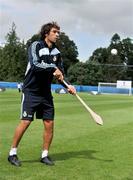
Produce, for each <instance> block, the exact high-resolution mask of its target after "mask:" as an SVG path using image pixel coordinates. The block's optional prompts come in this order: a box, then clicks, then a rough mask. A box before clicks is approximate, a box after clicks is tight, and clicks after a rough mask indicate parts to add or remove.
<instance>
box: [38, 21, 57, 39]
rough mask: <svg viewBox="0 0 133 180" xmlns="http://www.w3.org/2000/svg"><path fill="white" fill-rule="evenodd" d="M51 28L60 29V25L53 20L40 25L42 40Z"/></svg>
mask: <svg viewBox="0 0 133 180" xmlns="http://www.w3.org/2000/svg"><path fill="white" fill-rule="evenodd" d="M52 28H56V29H58V30H60V26H59V25H58V24H57V23H56V22H54V21H53V22H49V23H47V24H44V25H42V27H41V30H40V39H41V40H44V39H45V36H46V34H49V32H50V30H51V29H52Z"/></svg>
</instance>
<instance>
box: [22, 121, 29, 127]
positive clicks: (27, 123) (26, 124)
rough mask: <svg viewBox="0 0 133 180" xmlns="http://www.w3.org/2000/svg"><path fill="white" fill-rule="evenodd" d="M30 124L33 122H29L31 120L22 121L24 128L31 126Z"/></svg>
mask: <svg viewBox="0 0 133 180" xmlns="http://www.w3.org/2000/svg"><path fill="white" fill-rule="evenodd" d="M30 123H31V121H29V120H21V125H22V126H25V127H28V126H29V125H30Z"/></svg>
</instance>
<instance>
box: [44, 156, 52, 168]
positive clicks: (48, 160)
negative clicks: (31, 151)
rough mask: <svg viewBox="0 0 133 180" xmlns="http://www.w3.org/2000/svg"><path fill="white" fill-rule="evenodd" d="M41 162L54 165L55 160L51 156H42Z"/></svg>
mask: <svg viewBox="0 0 133 180" xmlns="http://www.w3.org/2000/svg"><path fill="white" fill-rule="evenodd" d="M41 163H44V164H46V165H49V166H53V165H54V162H53V161H52V159H51V158H50V157H49V156H46V157H44V158H42V159H41Z"/></svg>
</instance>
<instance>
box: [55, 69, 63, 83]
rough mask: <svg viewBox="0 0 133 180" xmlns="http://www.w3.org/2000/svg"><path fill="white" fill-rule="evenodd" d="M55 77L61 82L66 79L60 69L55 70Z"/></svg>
mask: <svg viewBox="0 0 133 180" xmlns="http://www.w3.org/2000/svg"><path fill="white" fill-rule="evenodd" d="M53 75H54V76H55V77H56V78H57V79H58V80H60V81H63V79H64V76H63V74H62V72H61V71H60V70H59V69H58V68H57V69H56V70H55V72H54V73H53Z"/></svg>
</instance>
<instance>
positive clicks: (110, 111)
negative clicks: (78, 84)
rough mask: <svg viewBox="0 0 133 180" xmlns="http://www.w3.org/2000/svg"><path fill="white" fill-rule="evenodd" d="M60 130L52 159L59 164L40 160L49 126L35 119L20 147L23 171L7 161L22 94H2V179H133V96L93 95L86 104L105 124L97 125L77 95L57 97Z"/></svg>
mask: <svg viewBox="0 0 133 180" xmlns="http://www.w3.org/2000/svg"><path fill="white" fill-rule="evenodd" d="M53 96H54V101H55V108H56V116H55V119H56V120H55V132H54V139H53V143H52V146H51V148H50V156H51V157H52V158H53V159H54V161H55V166H52V167H49V166H46V165H43V164H41V163H40V162H39V159H40V155H41V146H42V132H43V124H42V121H41V120H34V122H33V123H32V124H31V126H30V127H29V129H28V130H27V131H26V133H25V134H24V136H23V138H22V140H21V143H20V145H19V149H18V156H19V158H20V160H21V161H22V166H21V167H14V166H12V165H10V164H9V163H8V161H7V156H8V152H9V149H10V145H11V142H12V137H13V134H14V130H15V127H16V126H17V124H18V122H19V114H20V103H21V102H20V99H21V97H20V94H19V93H18V92H17V90H9V89H7V90H6V91H5V92H1V93H0V180H132V179H133V171H132V170H133V96H121V95H96V96H93V95H89V94H87V93H80V96H81V97H82V98H83V100H84V101H85V102H86V103H87V104H88V105H89V106H90V107H91V108H92V109H93V110H94V111H96V112H97V113H98V114H100V115H101V116H102V118H103V120H104V125H103V126H102V127H101V126H98V125H96V124H95V122H93V120H92V119H91V116H90V115H89V113H88V112H87V111H86V110H85V109H84V107H83V106H82V105H81V104H80V102H79V101H78V100H77V99H76V97H74V96H71V95H69V94H66V95H58V94H53Z"/></svg>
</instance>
